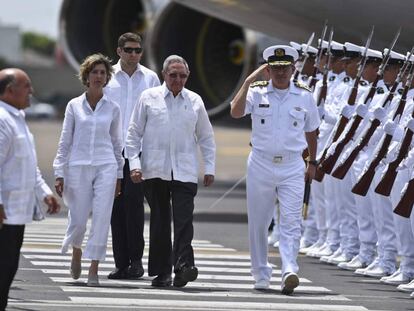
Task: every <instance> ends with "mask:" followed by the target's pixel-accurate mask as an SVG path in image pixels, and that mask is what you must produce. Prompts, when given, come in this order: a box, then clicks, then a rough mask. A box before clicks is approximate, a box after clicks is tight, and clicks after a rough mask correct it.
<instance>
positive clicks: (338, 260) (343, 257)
mask: <svg viewBox="0 0 414 311" xmlns="http://www.w3.org/2000/svg"><path fill="white" fill-rule="evenodd" d="M351 260H352V258H349V257H348V256H346V255H345V254H344V253H342V254H341V255H340V256H337V257H335V258H332V259H331V261H330V262H329V263H330V264H333V265H339V264H340V263H346V262H350V261H351Z"/></svg>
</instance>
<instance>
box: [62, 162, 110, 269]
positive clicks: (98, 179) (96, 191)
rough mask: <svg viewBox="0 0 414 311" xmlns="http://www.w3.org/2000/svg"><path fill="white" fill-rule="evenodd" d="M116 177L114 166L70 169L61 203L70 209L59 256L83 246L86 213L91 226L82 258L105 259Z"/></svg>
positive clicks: (85, 166)
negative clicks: (73, 248) (63, 202)
mask: <svg viewBox="0 0 414 311" xmlns="http://www.w3.org/2000/svg"><path fill="white" fill-rule="evenodd" d="M116 178H117V166H116V164H105V165H99V166H87V165H79V166H69V167H68V169H67V174H66V177H65V180H64V191H63V194H64V201H65V204H66V205H67V207H68V209H69V214H68V228H67V230H66V235H65V238H64V240H63V243H62V253H66V252H67V251H68V248H69V246H73V247H76V248H81V247H82V242H83V238H84V235H85V231H86V224H87V222H88V217H89V214H90V213H92V223H91V228H90V231H89V237H88V242H87V243H86V248H85V251H84V252H83V255H82V256H83V257H84V258H87V259H91V260H99V261H102V260H105V255H106V247H107V242H108V232H109V225H110V222H111V213H112V205H113V201H114V193H115V185H116Z"/></svg>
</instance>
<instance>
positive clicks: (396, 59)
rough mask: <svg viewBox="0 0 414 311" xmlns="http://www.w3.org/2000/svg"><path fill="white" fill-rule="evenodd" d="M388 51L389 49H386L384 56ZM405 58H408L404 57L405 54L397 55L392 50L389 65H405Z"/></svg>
mask: <svg viewBox="0 0 414 311" xmlns="http://www.w3.org/2000/svg"><path fill="white" fill-rule="evenodd" d="M388 50H389V49H387V48H385V49H384V56H385V55H387V53H388ZM405 58H406V56H404V55H403V54H400V53H397V52H394V51H393V50H391V53H390V58H389V60H388V63H387V65H403V64H404V61H405Z"/></svg>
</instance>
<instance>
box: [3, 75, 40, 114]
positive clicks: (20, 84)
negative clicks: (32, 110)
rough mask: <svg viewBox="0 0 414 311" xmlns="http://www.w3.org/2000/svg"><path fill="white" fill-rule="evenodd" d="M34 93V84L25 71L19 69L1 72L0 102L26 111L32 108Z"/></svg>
mask: <svg viewBox="0 0 414 311" xmlns="http://www.w3.org/2000/svg"><path fill="white" fill-rule="evenodd" d="M32 93H33V88H32V83H31V81H30V78H29V76H28V75H27V74H26V73H25V72H24V71H23V70H21V69H18V68H6V69H3V70H0V100H2V101H4V102H5V103H7V104H9V105H11V106H13V107H15V108H17V109H25V108H27V107H29V106H30V96H31V94H32Z"/></svg>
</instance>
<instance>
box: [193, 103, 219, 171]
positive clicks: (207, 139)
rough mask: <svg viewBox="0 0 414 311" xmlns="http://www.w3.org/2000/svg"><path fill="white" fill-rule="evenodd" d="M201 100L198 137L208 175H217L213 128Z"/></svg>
mask: <svg viewBox="0 0 414 311" xmlns="http://www.w3.org/2000/svg"><path fill="white" fill-rule="evenodd" d="M198 100H199V105H200V109H199V111H198V119H197V124H196V136H197V141H198V144H199V146H200V150H201V154H202V156H203V161H204V169H205V172H204V173H205V174H206V175H214V174H215V161H216V143H215V141H214V132H213V127H212V126H211V123H210V120H209V118H208V115H207V111H206V109H205V107H204V103H203V101H202V99H201V98H199V99H198Z"/></svg>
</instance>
